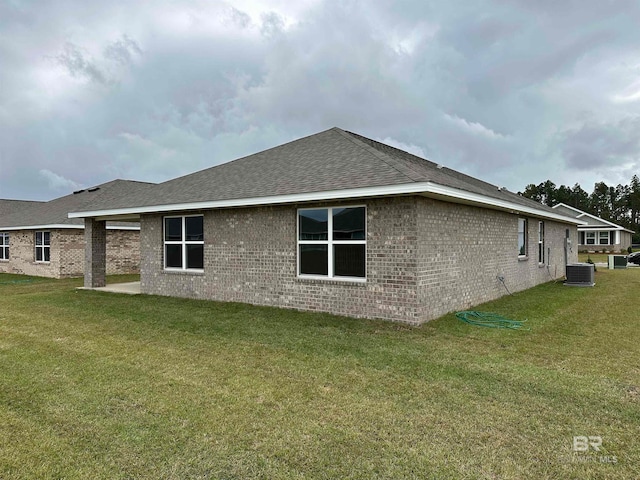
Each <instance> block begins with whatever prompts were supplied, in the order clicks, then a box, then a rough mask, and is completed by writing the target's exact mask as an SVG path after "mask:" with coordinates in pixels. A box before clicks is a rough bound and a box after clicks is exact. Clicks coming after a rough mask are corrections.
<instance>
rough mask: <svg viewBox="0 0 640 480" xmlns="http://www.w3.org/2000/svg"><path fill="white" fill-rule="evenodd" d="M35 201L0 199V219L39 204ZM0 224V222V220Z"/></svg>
mask: <svg viewBox="0 0 640 480" xmlns="http://www.w3.org/2000/svg"><path fill="white" fill-rule="evenodd" d="M41 203H43V202H38V201H35V200H7V199H3V198H0V219H1V218H2V217H6V216H7V215H12V214H14V213H16V212H20V211H23V210H26V209H27V208H30V207H32V206H34V205H37V204H41ZM0 223H1V220H0Z"/></svg>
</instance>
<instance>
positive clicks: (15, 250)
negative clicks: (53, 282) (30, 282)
mask: <svg viewBox="0 0 640 480" xmlns="http://www.w3.org/2000/svg"><path fill="white" fill-rule="evenodd" d="M8 233H9V252H10V254H9V261H8V262H6V261H0V272H3V273H18V274H22V275H34V276H38V277H51V278H58V277H59V275H60V274H59V272H60V254H59V251H60V250H59V245H60V237H59V235H58V230H54V231H51V237H50V239H51V261H50V262H36V261H35V231H34V230H16V231H11V232H8Z"/></svg>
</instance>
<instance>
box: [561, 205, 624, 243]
mask: <svg viewBox="0 0 640 480" xmlns="http://www.w3.org/2000/svg"><path fill="white" fill-rule="evenodd" d="M553 208H554V209H555V210H557V211H558V212H559V213H562V215H565V216H571V217H574V218H576V219H578V220H581V221H583V222H584V223H583V224H582V225H578V249H579V250H580V251H596V250H605V251H610V252H615V253H620V252H624V251H626V250H627V248H629V247H630V246H631V237H632V235H633V234H634V232H633V231H632V230H628V229H626V228H624V227H621V226H620V225H616V224H615V223H612V222H609V221H607V220H604V219H602V218H600V217H596V216H595V215H591V214H590V213H587V212H583V211H582V210H579V209H577V208H575V207H570V206H569V205H565V204H564V203H559V204H558V205H555V206H554V207H553Z"/></svg>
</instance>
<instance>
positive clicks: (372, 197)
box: [70, 128, 579, 324]
mask: <svg viewBox="0 0 640 480" xmlns="http://www.w3.org/2000/svg"><path fill="white" fill-rule="evenodd" d="M70 217H72V218H78V219H79V218H84V221H85V225H86V232H92V233H91V235H90V236H91V238H92V241H88V242H87V245H86V248H87V258H92V259H93V261H92V262H90V263H87V267H88V270H87V271H86V272H85V286H86V287H89V288H91V287H96V286H102V285H104V265H103V263H102V261H101V260H100V259H101V258H102V256H103V253H102V252H103V251H104V240H103V238H104V231H105V221H107V220H111V221H117V220H119V219H122V218H127V219H131V218H136V219H139V221H140V228H141V231H140V242H141V264H140V270H141V272H140V273H141V291H142V293H147V294H158V295H170V296H180V297H190V298H201V299H213V300H222V301H235V302H245V303H251V304H257V305H272V306H278V307H285V308H294V309H301V310H317V311H324V312H330V313H334V314H340V315H349V316H355V317H366V318H382V319H388V320H393V321H400V322H406V323H410V324H420V323H422V322H425V321H427V320H430V319H433V318H436V317H438V316H440V315H442V314H444V313H447V312H450V311H452V310H455V309H463V308H466V307H469V306H471V305H476V304H478V303H481V302H484V301H488V300H491V299H495V298H497V297H500V296H502V295H503V294H505V293H506V289H505V285H506V286H507V287H508V288H509V290H511V291H518V290H523V289H526V288H530V287H532V286H534V285H536V284H539V283H542V282H546V281H549V280H552V279H556V278H560V277H562V276H563V275H564V273H565V265H566V264H567V263H573V262H575V261H577V250H576V249H575V248H574V247H572V245H576V244H577V240H578V238H577V230H576V225H577V224H578V223H579V221H576V220H575V219H573V218H570V217H566V216H564V215H560V214H559V213H558V212H556V211H554V210H552V209H550V208H548V207H546V206H543V205H540V204H538V203H537V202H534V201H532V200H529V199H526V198H523V197H521V196H519V195H516V194H514V193H511V192H509V191H507V190H505V189H503V188H498V187H496V186H493V185H490V184H488V183H485V182H482V181H480V180H477V179H475V178H472V177H469V176H467V175H464V174H461V173H459V172H456V171H454V170H451V169H448V168H445V167H442V166H441V165H436V164H435V163H432V162H429V161H427V160H425V159H423V158H420V157H416V156H414V155H411V154H409V153H407V152H404V151H402V150H398V149H396V148H393V147H391V146H388V145H385V144H382V143H379V142H376V141H374V140H371V139H368V138H365V137H362V136H360V135H357V134H354V133H350V132H346V131H344V130H341V129H338V128H332V129H330V130H327V131H324V132H321V133H318V134H315V135H311V136H309V137H305V138H302V139H299V140H296V141H293V142H290V143H287V144H284V145H281V146H279V147H276V148H272V149H269V150H266V151H263V152H260V153H257V154H254V155H250V156H248V157H244V158H241V159H238V160H235V161H232V162H229V163H225V164H222V165H219V166H216V167H212V168H209V169H207V170H203V171H200V172H196V173H193V174H190V175H187V176H184V177H180V178H176V179H173V180H170V181H168V182H165V183H161V184H157V185H155V186H154V187H153V188H151V189H149V190H146V191H141V192H137V193H134V194H133V195H132V196H131V197H129V198H127V199H114V200H113V201H102V202H94V203H92V204H91V205H90V208H87V209H85V210H80V209H78V210H76V211H74V212H72V213H70ZM88 235H89V233H88ZM89 265H91V268H89Z"/></svg>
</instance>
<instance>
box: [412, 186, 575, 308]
mask: <svg viewBox="0 0 640 480" xmlns="http://www.w3.org/2000/svg"><path fill="white" fill-rule="evenodd" d="M417 201H418V212H419V214H418V225H419V232H420V234H419V239H420V240H419V247H418V258H419V272H420V273H419V281H418V284H419V299H420V304H421V306H422V309H423V313H422V318H425V319H431V318H437V317H439V316H441V315H444V314H445V313H448V312H451V311H454V310H461V309H465V308H468V307H471V306H473V305H478V304H480V303H483V302H487V301H489V300H493V299H495V298H499V297H501V296H503V295H505V294H506V293H507V290H506V289H505V285H503V284H502V282H500V280H498V277H503V278H504V282H505V284H506V287H507V288H508V289H509V290H510V291H511V292H517V291H520V290H524V289H527V288H531V287H533V286H535V285H538V284H540V283H544V282H547V281H551V280H553V279H559V278H562V277H563V276H564V274H565V250H564V244H565V241H564V238H565V235H566V229H567V228H569V231H570V235H571V237H570V238H571V241H572V244H573V248H572V251H571V252H569V263H574V262H577V260H578V256H577V251H578V249H577V240H578V236H577V229H576V227H571V226H569V225H566V224H560V223H556V222H550V221H545V255H547V256H548V262H546V263H548V264H549V265H548V267H547V265H544V266H540V265H539V264H538V221H539V220H538V219H536V218H531V217H526V216H522V218H527V220H528V232H527V233H528V241H527V243H528V256H527V258H526V259H519V258H518V218H519V216H518V215H512V214H509V213H505V212H498V211H494V210H487V209H483V208H477V207H470V206H462V205H456V204H452V203H447V202H440V201H437V200H431V199H427V198H418V199H417ZM547 249H549V250H547ZM548 251H550V255H549V254H548Z"/></svg>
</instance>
